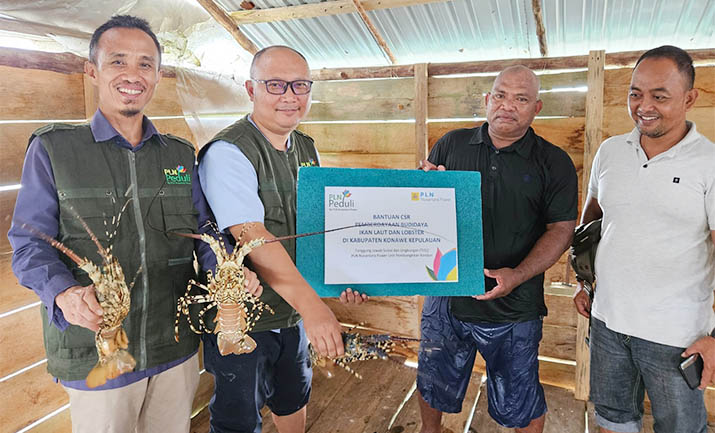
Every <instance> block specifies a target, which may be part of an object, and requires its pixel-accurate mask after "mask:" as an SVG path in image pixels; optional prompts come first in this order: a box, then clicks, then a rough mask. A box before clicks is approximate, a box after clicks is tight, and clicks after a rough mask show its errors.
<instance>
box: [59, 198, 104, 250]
mask: <svg viewBox="0 0 715 433" xmlns="http://www.w3.org/2000/svg"><path fill="white" fill-rule="evenodd" d="M67 208H68V209H69V210H70V212H72V214H73V215H74V216H75V218H77V220H78V221H79V223H80V224H82V228H84V230H85V231H86V232H87V234H88V235H89V238H90V239H92V242H94V244H95V245H96V246H97V252H98V253H99V255H100V256H102V259H103V260H104V261H105V262H109V261H110V260H109V251H108V250H107V249H106V248H104V247H103V246H102V244H100V243H99V239H97V236H96V235H95V234H94V232H93V231H92V229H90V228H89V226H88V225H87V223H86V222H85V221H84V219H82V217H81V216H80V215H79V212H77V211H76V210H75V208H73V207H72V206H67Z"/></svg>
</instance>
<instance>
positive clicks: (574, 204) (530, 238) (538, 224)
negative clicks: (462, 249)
mask: <svg viewBox="0 0 715 433" xmlns="http://www.w3.org/2000/svg"><path fill="white" fill-rule="evenodd" d="M488 128H489V125H488V124H487V123H486V122H485V123H484V124H482V126H480V127H477V128H472V129H457V130H454V131H450V132H448V133H447V134H445V135H444V136H443V137H442V138H440V139H439V141H437V143H436V144H435V146H434V147H433V148H432V151H431V152H430V155H429V161H430V162H432V163H433V164H436V165H444V166H445V167H446V168H447V170H464V171H468V170H471V171H479V172H480V173H481V174H482V217H483V221H482V222H483V225H482V230H483V239H484V266H485V267H486V268H487V269H499V268H503V267H510V268H515V267H517V266H518V265H519V263H521V261H522V260H524V258H525V257H526V256H527V255H528V254H529V252H530V251H531V249H532V248H533V246H534V244H535V243H536V241H537V240H538V239H539V238H540V237H541V235H543V234H544V232H546V225H547V224H550V223H555V222H559V221H570V220H575V219H576V217H577V214H578V176H577V175H576V169H575V168H574V165H573V162H572V161H571V158H570V157H569V156H568V154H567V153H566V152H565V151H563V150H562V149H560V148H559V147H557V146H554V145H553V144H551V143H549V142H548V141H546V140H544V139H543V138H541V137H539V136H538V135H536V134H535V133H534V130H533V129H532V128H529V130H528V131H527V132H526V134H525V135H524V136H523V137H522V138H521V139H519V140H518V141H516V142H514V143H512V144H511V145H510V146H507V147H505V148H502V149H497V148H496V147H494V145H493V144H492V141H491V139H490V138H489V134H488V132H487V131H488ZM485 285H486V290H487V291H488V290H491V289H492V288H494V286H496V281H495V280H494V279H492V278H486V277H485ZM450 306H451V311H452V314H453V315H454V316H455V317H456V318H458V319H459V320H462V321H467V322H497V323H503V322H521V321H527V320H533V319H537V318H539V317H540V316H545V315H546V314H547V310H546V304H545V303H544V274H539V275H536V276H535V277H533V278H531V279H530V280H528V281H526V282H524V283H522V284H521V285H520V286H518V287H516V288H515V289H514V290H513V291H512V292H511V293H510V294H509V295H507V296H505V297H502V298H498V299H494V300H491V301H478V300H476V299H474V298H471V297H453V298H452V299H451V300H450Z"/></svg>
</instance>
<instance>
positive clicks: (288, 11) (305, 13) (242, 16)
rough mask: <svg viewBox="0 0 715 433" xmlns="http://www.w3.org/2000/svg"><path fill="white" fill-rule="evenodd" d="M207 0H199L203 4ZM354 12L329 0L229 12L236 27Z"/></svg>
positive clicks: (380, 5)
mask: <svg viewBox="0 0 715 433" xmlns="http://www.w3.org/2000/svg"><path fill="white" fill-rule="evenodd" d="M204 1H207V0H199V2H200V3H203V2H204ZM445 1H451V0H356V2H357V3H359V4H360V6H361V7H362V8H363V9H364V10H365V11H374V10H379V9H390V8H397V7H403V6H414V5H421V4H427V3H443V2H445ZM354 12H355V4H354V3H353V0H330V1H326V2H321V3H309V4H303V5H297V6H285V7H280V8H270V9H251V10H243V11H235V12H230V13H229V15H230V16H231V18H233V20H234V21H235V22H236V25H244V24H256V23H266V22H275V21H288V20H296V19H301V18H315V17H323V16H328V15H340V14H349V13H354Z"/></svg>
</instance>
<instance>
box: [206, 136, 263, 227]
mask: <svg viewBox="0 0 715 433" xmlns="http://www.w3.org/2000/svg"><path fill="white" fill-rule="evenodd" d="M199 178H200V179H201V189H203V191H204V195H205V196H206V200H207V201H208V203H209V206H211V210H212V211H213V214H214V216H215V217H216V224H218V227H219V230H221V231H224V230H226V229H227V228H229V227H231V226H234V225H236V224H243V223H247V222H259V223H263V217H264V215H265V209H264V208H263V203H262V202H261V199H260V197H259V196H258V176H257V175H256V169H255V168H254V167H253V164H251V162H250V161H249V160H248V158H246V155H244V154H243V152H241V149H239V148H238V147H237V146H235V145H233V144H231V143H228V142H226V141H222V140H221V141H217V142H215V143H213V144H212V145H211V147H210V148H209V149H208V150H207V151H206V154H205V155H204V156H203V158H202V159H201V163H200V164H199Z"/></svg>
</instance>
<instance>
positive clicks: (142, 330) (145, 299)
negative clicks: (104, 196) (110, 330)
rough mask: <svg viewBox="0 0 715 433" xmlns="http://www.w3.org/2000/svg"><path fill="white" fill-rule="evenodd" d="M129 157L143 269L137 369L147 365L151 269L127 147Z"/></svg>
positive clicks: (132, 162) (133, 167)
mask: <svg viewBox="0 0 715 433" xmlns="http://www.w3.org/2000/svg"><path fill="white" fill-rule="evenodd" d="M127 157H128V158H129V178H130V181H131V194H132V209H134V220H135V221H136V225H137V234H138V235H139V258H140V260H141V269H142V286H143V287H142V289H143V290H142V293H143V295H142V310H141V312H142V314H141V326H140V327H139V340H140V341H139V345H138V347H139V363H138V365H137V368H136V370H137V371H139V370H144V369H146V366H147V355H146V322H147V320H148V315H147V309H148V303H149V296H148V293H149V269H148V267H147V265H146V233H145V232H144V220H143V219H142V211H141V206H140V203H139V183H138V182H137V166H136V157H135V155H134V152H132V151H131V150H129V149H127Z"/></svg>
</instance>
